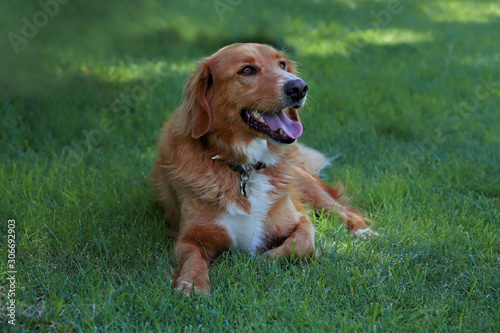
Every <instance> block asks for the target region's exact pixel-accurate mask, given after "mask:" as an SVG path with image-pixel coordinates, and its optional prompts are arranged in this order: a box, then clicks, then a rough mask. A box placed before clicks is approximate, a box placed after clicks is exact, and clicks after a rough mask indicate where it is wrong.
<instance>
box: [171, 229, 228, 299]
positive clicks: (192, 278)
mask: <svg viewBox="0 0 500 333" xmlns="http://www.w3.org/2000/svg"><path fill="white" fill-rule="evenodd" d="M230 242H231V240H230V238H229V235H228V234H227V232H226V231H225V230H224V229H223V228H221V227H220V226H215V225H195V226H193V227H192V228H191V230H189V231H184V232H182V234H181V235H180V237H179V240H178V241H177V243H176V244H175V249H174V251H175V255H176V257H177V260H178V263H179V266H178V268H177V273H176V274H175V276H174V287H175V289H177V290H180V291H182V292H184V293H185V294H187V295H191V294H192V293H193V292H195V293H198V292H199V293H209V292H210V279H209V276H208V264H209V262H210V261H211V260H213V259H215V257H216V256H217V255H218V254H219V253H220V252H221V251H223V250H226V249H227V248H228V247H229V245H230Z"/></svg>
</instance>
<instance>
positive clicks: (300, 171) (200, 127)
mask: <svg viewBox="0 0 500 333" xmlns="http://www.w3.org/2000/svg"><path fill="white" fill-rule="evenodd" d="M278 61H283V62H285V63H286V71H287V72H288V73H295V65H294V63H293V62H291V61H290V60H288V59H287V58H286V57H285V55H284V54H282V53H280V52H278V51H276V50H275V49H274V48H272V47H269V46H266V45H260V44H233V45H230V46H227V47H225V48H223V49H221V50H219V51H218V52H217V53H215V54H214V55H212V56H211V57H208V58H206V59H204V60H203V61H202V62H201V63H200V64H199V65H198V69H197V71H196V72H195V73H194V74H193V75H192V76H191V77H190V78H189V79H188V81H187V83H186V85H185V88H184V96H185V97H184V101H183V103H182V104H181V106H180V107H179V109H178V110H177V111H176V112H175V113H174V114H173V115H172V118H171V120H170V121H169V122H168V123H167V124H166V125H165V128H164V131H163V134H162V136H161V139H160V143H159V150H158V159H157V162H156V164H155V168H154V175H153V178H154V184H155V187H156V190H157V193H158V198H159V201H160V202H161V203H162V205H163V207H164V210H165V213H166V217H167V221H168V223H169V225H170V228H171V229H172V232H173V233H174V234H176V235H177V236H178V241H177V243H176V245H175V254H176V256H177V260H178V263H179V266H178V269H177V273H176V275H175V276H174V285H175V287H176V288H177V289H179V290H182V291H184V292H185V293H187V294H190V293H191V292H192V291H193V290H194V291H197V292H208V291H209V290H210V282H209V275H208V264H209V262H210V260H212V259H214V258H215V257H216V256H217V255H218V254H219V253H220V252H221V251H224V250H227V249H229V248H231V246H232V244H233V239H232V238H231V235H230V234H229V231H228V229H227V228H226V227H224V225H222V224H221V223H220V221H221V219H223V217H224V216H225V217H226V218H227V216H228V215H227V214H228V210H230V207H237V208H238V209H239V211H241V212H242V213H241V214H243V215H244V214H251V211H252V209H255V207H251V203H250V200H249V198H247V197H245V196H243V195H241V193H240V191H239V187H238V184H239V181H240V174H239V173H238V172H235V171H234V170H233V169H231V168H230V167H229V165H228V163H233V164H236V165H249V164H250V163H251V161H250V160H249V157H248V156H247V155H245V147H248V145H250V143H252V142H253V140H255V139H256V138H258V139H265V140H267V141H268V142H267V145H268V146H267V147H268V150H269V152H270V154H272V155H273V156H276V158H277V163H275V164H273V165H272V166H270V167H267V168H265V169H263V170H260V171H258V172H259V174H262V175H263V176H265V177H266V179H269V183H270V184H271V185H272V189H271V190H270V191H269V192H268V193H266V196H268V199H269V202H271V203H272V204H271V205H270V207H269V210H268V213H267V215H266V217H265V219H264V220H263V223H264V227H263V228H264V231H263V235H264V236H263V244H264V246H263V248H261V249H257V250H264V251H266V250H267V252H265V253H266V255H268V256H270V257H273V258H276V257H280V256H294V257H297V258H301V257H309V256H312V255H313V254H314V253H315V249H314V228H313V226H312V224H311V222H310V220H309V218H308V217H307V215H306V214H305V212H304V208H303V201H310V202H312V204H313V207H314V209H319V210H325V211H337V212H338V213H339V214H340V216H341V218H342V219H344V220H345V221H346V222H347V226H348V228H349V229H350V230H351V231H352V232H354V231H356V230H358V229H364V228H367V227H368V224H367V220H366V219H365V218H364V217H363V216H362V215H361V214H359V213H358V212H356V211H355V210H353V209H352V208H350V207H346V206H345V205H344V204H343V203H342V194H343V193H342V191H340V190H336V189H332V188H330V187H328V186H326V185H325V184H324V183H323V182H321V181H320V180H319V178H318V177H317V176H316V175H314V174H313V171H312V170H314V169H317V166H314V165H311V164H314V163H315V161H314V160H310V159H308V160H307V161H306V158H305V157H304V154H303V152H304V149H305V148H303V147H302V146H299V145H297V144H289V145H287V144H278V143H275V142H273V141H272V140H271V139H269V138H268V137H267V136H266V134H263V133H260V132H257V131H256V130H254V129H252V128H250V127H249V126H248V125H247V124H246V123H245V122H244V121H243V120H242V119H241V116H240V112H241V110H242V109H244V108H252V109H253V108H256V109H260V110H275V109H276V108H279V105H280V104H279V99H278V96H281V95H280V94H282V90H283V87H282V84H283V80H282V76H283V75H282V73H283V72H280V70H282V69H280V68H279V66H278ZM246 63H252V64H257V65H258V66H259V68H261V70H260V71H259V73H258V74H257V75H254V76H253V77H241V76H238V75H236V73H237V72H238V70H239V69H240V67H241V66H242V64H243V65H244V64H246ZM283 74H284V73H283ZM287 115H288V116H289V118H290V119H292V120H294V121H297V120H298V119H299V116H298V113H297V110H296V109H292V108H289V109H288V110H287ZM317 154H318V156H319V153H317ZM266 198H267V197H266ZM231 209H233V208H231ZM243 212H244V213H243ZM234 227H235V228H236V227H237V225H235V226H234ZM231 228H233V226H231Z"/></svg>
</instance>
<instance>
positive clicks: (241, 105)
mask: <svg viewBox="0 0 500 333" xmlns="http://www.w3.org/2000/svg"><path fill="white" fill-rule="evenodd" d="M295 73H296V72H295V64H294V62H292V61H290V60H288V59H287V58H286V56H285V55H284V54H283V53H282V52H279V51H277V50H276V49H274V48H273V47H271V46H268V45H262V44H233V45H229V46H226V47H224V48H222V49H221V50H219V51H218V52H217V53H215V54H214V55H212V56H210V57H208V58H205V59H204V60H203V61H202V62H200V63H199V65H198V69H197V71H196V72H195V73H194V74H193V75H192V76H191V77H190V78H189V79H188V82H187V83H186V86H185V88H184V94H185V102H184V104H183V105H184V111H185V113H186V117H187V118H186V127H187V128H185V130H187V131H189V132H190V135H191V136H192V137H193V138H199V137H202V136H204V135H206V134H207V133H215V134H217V135H218V136H219V137H220V138H222V139H223V140H226V141H227V142H235V140H239V141H244V142H249V141H251V140H252V139H254V138H263V139H266V140H268V141H270V142H272V143H278V144H289V143H293V142H294V141H295V140H296V139H297V138H298V137H299V136H301V134H302V124H301V123H300V121H299V116H298V113H297V109H298V108H300V107H302V106H303V105H304V103H305V101H306V96H307V90H308V86H307V84H306V83H305V82H304V81H303V80H302V79H300V78H299V77H297V76H296V75H295Z"/></svg>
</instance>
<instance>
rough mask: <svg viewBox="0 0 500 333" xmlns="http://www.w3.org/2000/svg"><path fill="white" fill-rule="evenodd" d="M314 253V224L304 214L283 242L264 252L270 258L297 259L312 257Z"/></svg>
mask: <svg viewBox="0 0 500 333" xmlns="http://www.w3.org/2000/svg"><path fill="white" fill-rule="evenodd" d="M314 254H315V250H314V226H313V225H312V223H311V221H310V220H309V218H308V217H307V216H305V215H301V217H300V220H299V223H298V224H297V227H296V228H295V230H294V231H293V233H292V234H291V235H290V237H288V238H287V239H286V240H285V242H284V243H283V244H281V245H280V246H278V247H276V248H274V249H271V250H269V251H267V252H266V253H265V255H267V256H269V257H271V258H278V257H291V258H297V259H300V258H308V257H312V256H313V255H314Z"/></svg>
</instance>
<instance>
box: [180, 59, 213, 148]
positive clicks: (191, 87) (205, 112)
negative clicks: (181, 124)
mask: <svg viewBox="0 0 500 333" xmlns="http://www.w3.org/2000/svg"><path fill="white" fill-rule="evenodd" d="M213 85H214V81H213V77H212V72H211V69H210V63H209V61H208V60H205V61H203V62H201V63H199V64H198V69H197V70H196V72H195V73H194V74H193V75H191V77H190V78H189V79H188V81H187V83H186V85H185V86H184V95H185V100H184V103H185V107H186V109H185V110H186V111H187V114H186V116H187V118H186V126H187V127H188V128H187V130H189V131H190V132H191V136H192V137H193V138H195V139H197V138H199V137H201V136H203V135H205V134H206V133H207V132H208V130H209V129H210V126H211V124H212V112H211V109H210V102H211V100H212V97H213Z"/></svg>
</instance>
